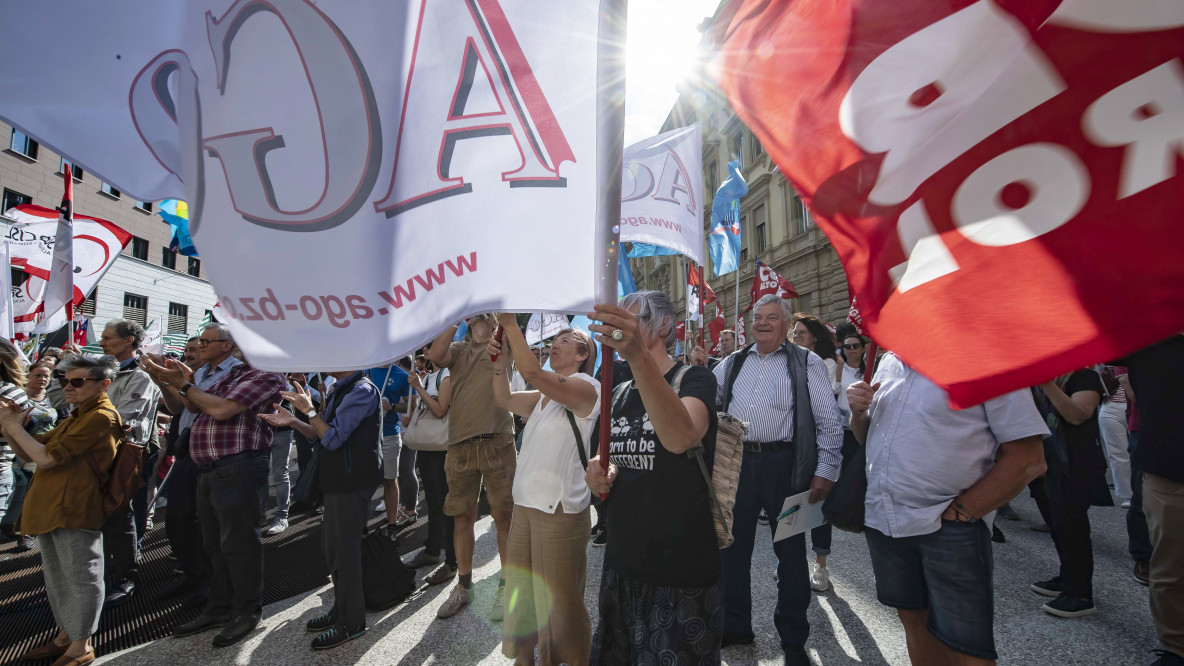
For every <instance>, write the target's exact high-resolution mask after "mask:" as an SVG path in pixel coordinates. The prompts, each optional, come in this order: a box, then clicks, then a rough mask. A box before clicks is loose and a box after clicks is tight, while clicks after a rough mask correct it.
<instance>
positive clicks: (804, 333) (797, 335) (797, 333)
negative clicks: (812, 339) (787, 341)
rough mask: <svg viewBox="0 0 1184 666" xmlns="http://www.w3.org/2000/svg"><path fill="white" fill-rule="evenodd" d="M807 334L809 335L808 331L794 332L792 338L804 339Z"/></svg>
mask: <svg viewBox="0 0 1184 666" xmlns="http://www.w3.org/2000/svg"><path fill="white" fill-rule="evenodd" d="M807 333H809V331H794V332H793V337H795V338H804V337H806V334H807Z"/></svg>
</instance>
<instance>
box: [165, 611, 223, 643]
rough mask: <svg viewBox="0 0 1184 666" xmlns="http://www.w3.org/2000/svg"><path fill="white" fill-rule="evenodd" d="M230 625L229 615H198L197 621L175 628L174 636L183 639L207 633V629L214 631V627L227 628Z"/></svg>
mask: <svg viewBox="0 0 1184 666" xmlns="http://www.w3.org/2000/svg"><path fill="white" fill-rule="evenodd" d="M228 624H230V616H229V615H207V614H205V613H202V614H201V615H198V616H197V619H195V620H190V621H189V622H186V623H185V624H178V625H177V626H175V627H173V636H176V637H177V638H183V637H185V636H192V635H194V634H200V633H201V632H203V631H206V630H207V629H213V628H214V627H225V626H226V625H228Z"/></svg>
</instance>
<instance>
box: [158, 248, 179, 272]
mask: <svg viewBox="0 0 1184 666" xmlns="http://www.w3.org/2000/svg"><path fill="white" fill-rule="evenodd" d="M160 265H161V266H164V267H165V268H172V269H174V270H175V269H176V268H177V253H176V252H173V251H172V250H170V249H168V248H167V247H162V248H160Z"/></svg>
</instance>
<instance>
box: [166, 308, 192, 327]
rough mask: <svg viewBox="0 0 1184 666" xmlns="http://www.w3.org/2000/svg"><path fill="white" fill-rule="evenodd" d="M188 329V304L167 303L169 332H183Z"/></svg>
mask: <svg viewBox="0 0 1184 666" xmlns="http://www.w3.org/2000/svg"><path fill="white" fill-rule="evenodd" d="M188 330H189V306H188V305H183V304H181V303H169V329H168V332H169V333H184V332H186V331H188Z"/></svg>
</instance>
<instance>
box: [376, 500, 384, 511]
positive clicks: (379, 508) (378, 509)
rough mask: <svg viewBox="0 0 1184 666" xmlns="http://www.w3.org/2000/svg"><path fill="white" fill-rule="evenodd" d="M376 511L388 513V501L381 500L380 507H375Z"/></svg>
mask: <svg viewBox="0 0 1184 666" xmlns="http://www.w3.org/2000/svg"><path fill="white" fill-rule="evenodd" d="M374 510H375V511H378V512H382V511H386V500H379V501H378V506H376V507H374Z"/></svg>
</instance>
